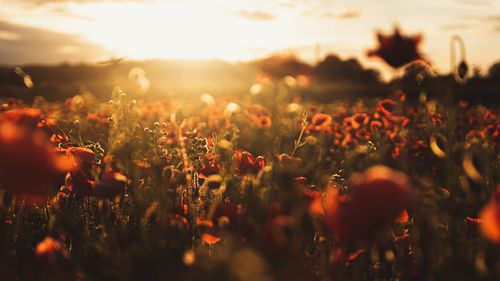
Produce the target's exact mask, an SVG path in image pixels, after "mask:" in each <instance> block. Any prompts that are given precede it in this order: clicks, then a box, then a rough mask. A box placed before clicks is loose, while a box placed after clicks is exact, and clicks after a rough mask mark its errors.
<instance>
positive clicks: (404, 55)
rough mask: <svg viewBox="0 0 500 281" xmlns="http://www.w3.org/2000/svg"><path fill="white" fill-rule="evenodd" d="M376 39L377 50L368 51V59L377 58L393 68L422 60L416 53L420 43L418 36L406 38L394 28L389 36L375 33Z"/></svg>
mask: <svg viewBox="0 0 500 281" xmlns="http://www.w3.org/2000/svg"><path fill="white" fill-rule="evenodd" d="M377 39H378V41H379V47H378V49H377V50H372V51H368V56H369V57H373V56H375V57H379V58H381V59H383V60H384V61H385V62H386V63H387V64H389V65H390V66H392V67H394V68H399V67H401V66H403V65H405V64H407V63H409V62H412V61H414V60H423V57H422V55H421V54H420V53H419V52H418V45H419V44H420V42H421V41H422V35H420V34H419V35H416V36H414V37H406V36H402V35H401V34H400V32H399V29H398V28H395V29H394V33H393V34H392V35H390V36H385V35H383V34H381V33H377Z"/></svg>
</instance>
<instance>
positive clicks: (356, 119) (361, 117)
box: [351, 113, 370, 129]
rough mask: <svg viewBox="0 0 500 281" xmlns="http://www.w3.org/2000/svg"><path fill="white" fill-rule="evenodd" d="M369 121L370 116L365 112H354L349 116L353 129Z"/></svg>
mask: <svg viewBox="0 0 500 281" xmlns="http://www.w3.org/2000/svg"><path fill="white" fill-rule="evenodd" d="M369 121H370V117H369V116H368V115H367V114H366V113H356V114H354V115H353V116H352V118H351V122H352V127H353V128H354V129H357V128H359V127H361V126H362V125H366V124H368V122H369Z"/></svg>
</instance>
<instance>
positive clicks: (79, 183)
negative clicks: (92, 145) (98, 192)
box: [65, 147, 95, 195]
mask: <svg viewBox="0 0 500 281" xmlns="http://www.w3.org/2000/svg"><path fill="white" fill-rule="evenodd" d="M66 155H68V156H69V157H71V158H72V159H73V161H74V166H73V169H71V171H69V172H68V174H67V175H66V179H65V185H66V186H67V187H68V189H69V190H71V191H72V192H74V193H76V194H79V195H91V194H92V185H93V184H94V178H93V176H92V173H91V169H92V162H93V160H94V158H95V153H94V152H93V151H92V150H90V149H88V148H85V147H70V148H68V149H67V150H66Z"/></svg>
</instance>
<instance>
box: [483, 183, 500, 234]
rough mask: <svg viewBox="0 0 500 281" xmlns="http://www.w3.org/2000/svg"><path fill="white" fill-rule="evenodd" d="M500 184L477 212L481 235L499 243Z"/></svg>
mask: <svg viewBox="0 0 500 281" xmlns="http://www.w3.org/2000/svg"><path fill="white" fill-rule="evenodd" d="M499 204H500V184H499V185H498V186H497V190H496V192H495V193H494V194H493V197H492V198H491V200H490V201H489V202H488V204H486V206H484V208H483V209H482V210H481V212H480V214H479V218H480V220H482V223H481V224H479V226H480V228H481V231H482V232H483V235H484V236H486V238H488V239H489V240H491V241H492V242H494V243H497V244H500V208H499V207H500V205H499Z"/></svg>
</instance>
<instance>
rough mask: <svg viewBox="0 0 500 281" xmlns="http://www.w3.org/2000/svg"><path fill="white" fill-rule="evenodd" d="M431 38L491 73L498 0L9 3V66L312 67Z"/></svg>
mask: <svg viewBox="0 0 500 281" xmlns="http://www.w3.org/2000/svg"><path fill="white" fill-rule="evenodd" d="M395 25H398V26H399V27H400V28H401V30H402V32H403V33H405V34H408V35H412V34H417V33H423V34H424V41H423V43H422V45H421V51H422V52H423V53H424V55H425V56H426V57H427V58H428V60H429V61H430V62H432V63H433V65H434V66H436V68H437V70H438V71H440V72H446V71H448V70H449V67H450V66H449V64H450V55H449V52H450V51H449V48H450V47H449V45H450V37H451V36H452V35H454V34H458V35H460V36H461V37H462V38H463V39H464V41H465V44H466V47H467V60H468V61H469V62H470V64H472V65H475V66H479V67H481V68H483V69H486V68H487V67H489V65H490V64H491V63H492V62H494V61H496V60H498V59H500V48H498V47H499V46H500V1H496V0H440V1H435V0H419V1H414V0H399V1H389V0H349V1H340V0H337V1H335V0H309V1H306V0H248V1H234V0H212V1H207V0H163V1H161V0H135V1H133V0H23V1H18V0H2V9H0V64H23V63H58V62H62V61H67V62H81V61H99V60H105V59H107V58H109V57H111V56H114V57H119V56H126V57H128V58H131V59H149V58H221V59H225V60H229V61H244V60H250V59H254V58H258V57H263V56H266V55H269V54H272V53H275V52H278V51H284V52H295V53H297V54H298V55H299V56H300V57H301V58H303V59H304V60H306V61H308V62H314V61H315V59H316V58H317V51H316V50H317V48H316V47H315V46H319V51H320V55H321V56H324V55H325V54H327V53H330V52H333V53H337V54H339V55H340V56H342V57H346V58H347V57H356V58H358V59H360V60H361V61H362V62H363V63H365V64H366V65H370V66H372V65H376V66H377V67H378V68H384V66H383V65H382V64H381V63H380V62H378V61H377V60H373V59H368V58H367V57H366V52H367V50H369V49H373V48H375V47H376V46H377V42H376V37H375V32H376V31H381V32H384V33H391V32H392V30H393V27H394V26H395Z"/></svg>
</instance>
